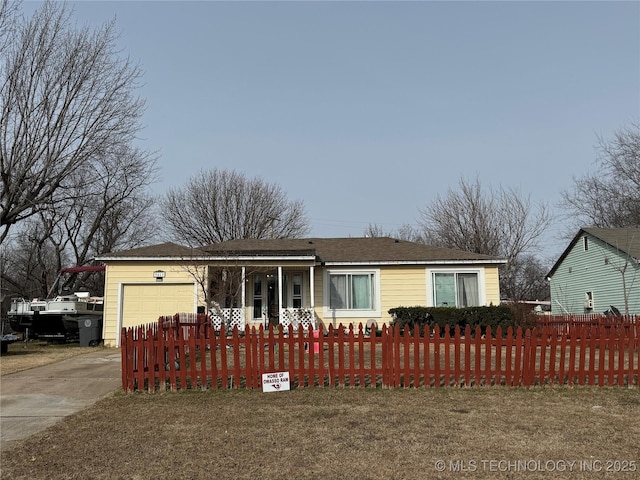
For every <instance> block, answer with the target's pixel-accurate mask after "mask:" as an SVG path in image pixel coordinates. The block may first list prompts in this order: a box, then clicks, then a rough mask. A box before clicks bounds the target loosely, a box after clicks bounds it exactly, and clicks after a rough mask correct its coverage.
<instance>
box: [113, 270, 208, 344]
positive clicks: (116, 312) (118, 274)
mask: <svg viewBox="0 0 640 480" xmlns="http://www.w3.org/2000/svg"><path fill="white" fill-rule="evenodd" d="M156 270H163V271H165V272H166V276H165V278H164V279H163V281H162V282H161V283H160V282H155V279H154V278H153V272H154V271H156ZM194 283H195V279H194V276H193V275H192V274H191V273H189V272H188V271H187V269H186V268H185V267H184V266H181V265H179V264H178V263H177V262H148V261H122V262H116V261H113V262H108V263H107V273H106V277H105V298H104V321H103V338H104V343H105V345H106V346H111V347H113V346H116V345H117V340H118V338H119V335H118V333H119V332H118V328H119V327H118V322H119V319H120V317H121V315H122V314H123V312H124V310H125V307H126V305H123V303H122V302H123V300H124V299H125V295H124V294H123V292H124V288H123V287H124V286H127V285H134V284H139V285H143V284H146V285H149V284H154V285H155V284H157V285H162V284H166V285H170V284H173V285H177V284H182V285H185V284H186V285H188V290H189V293H188V300H187V299H186V297H187V293H186V290H184V291H183V292H182V293H181V295H184V296H185V300H184V301H185V303H184V304H183V305H184V306H185V307H186V302H188V303H189V308H185V309H183V310H182V311H187V312H195V310H196V306H197V305H199V304H201V303H203V299H202V293H201V292H200V290H201V289H200V288H196V287H195V285H194ZM196 292H197V293H196ZM196 294H197V295H198V299H197V301H196V300H195V295H196ZM173 313H177V312H173ZM154 314H155V313H154ZM163 314H164V313H163ZM156 319H157V317H156ZM143 323H147V322H143Z"/></svg>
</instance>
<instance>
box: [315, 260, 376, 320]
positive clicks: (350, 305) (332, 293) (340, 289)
mask: <svg viewBox="0 0 640 480" xmlns="http://www.w3.org/2000/svg"><path fill="white" fill-rule="evenodd" d="M379 275H380V274H379V272H378V271H377V270H375V271H339V270H333V271H330V272H328V281H327V285H328V290H327V291H326V295H327V297H328V300H329V302H328V303H329V310H330V311H331V312H333V313H334V314H335V313H336V312H337V314H338V315H340V316H372V315H378V313H379V312H378V311H379V309H380V306H379V305H380V301H379V289H380V286H379Z"/></svg>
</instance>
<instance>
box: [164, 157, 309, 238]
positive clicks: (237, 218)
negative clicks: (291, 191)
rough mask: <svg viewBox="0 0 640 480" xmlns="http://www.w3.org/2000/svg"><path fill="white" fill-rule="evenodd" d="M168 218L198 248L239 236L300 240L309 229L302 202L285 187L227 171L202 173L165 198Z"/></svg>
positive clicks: (176, 234)
mask: <svg viewBox="0 0 640 480" xmlns="http://www.w3.org/2000/svg"><path fill="white" fill-rule="evenodd" d="M161 210H162V215H163V218H164V219H165V220H166V222H167V224H168V225H169V228H170V231H171V232H170V234H171V235H172V236H173V237H174V238H175V239H176V240H177V241H179V242H181V243H186V244H188V245H189V246H192V247H197V246H203V245H208V244H211V243H218V242H223V241H226V240H233V239H238V238H300V237H303V236H304V235H305V234H306V233H307V232H308V224H307V218H306V214H305V209H304V205H303V203H302V202H301V201H290V200H287V198H286V195H285V193H284V192H283V191H282V189H281V188H280V187H279V186H277V185H275V184H270V183H267V182H264V181H262V180H260V179H258V178H253V179H249V178H247V177H245V176H244V175H242V174H240V173H238V172H235V171H228V170H218V169H213V170H210V171H202V172H200V173H199V174H198V175H196V176H194V177H192V178H191V179H190V180H189V181H188V183H187V185H186V186H185V187H183V188H175V189H172V190H170V191H169V192H168V194H167V196H166V197H165V199H164V200H163V201H162V204H161Z"/></svg>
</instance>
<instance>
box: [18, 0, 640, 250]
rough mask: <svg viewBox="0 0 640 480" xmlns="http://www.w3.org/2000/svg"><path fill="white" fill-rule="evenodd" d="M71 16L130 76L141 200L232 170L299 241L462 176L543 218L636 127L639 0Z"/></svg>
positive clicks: (411, 214) (246, 7) (374, 219)
mask: <svg viewBox="0 0 640 480" xmlns="http://www.w3.org/2000/svg"><path fill="white" fill-rule="evenodd" d="M34 5H35V4H32V3H30V4H26V5H25V8H26V9H29V8H32V7H33V6H34ZM72 5H73V7H74V9H75V19H76V20H77V21H78V22H79V23H80V24H82V23H85V22H89V23H91V24H96V25H97V24H99V23H102V22H105V21H107V20H109V19H111V18H113V17H115V19H116V24H117V29H118V31H120V32H121V35H120V38H119V45H120V46H121V47H122V49H123V54H126V55H129V56H130V57H131V58H132V59H133V60H135V61H138V62H139V63H140V65H141V66H142V69H143V70H144V72H145V73H144V86H143V87H142V88H141V89H140V92H139V93H140V95H141V96H142V97H144V98H146V100H147V111H146V114H145V116H144V123H145V125H146V128H145V129H144V131H143V132H142V137H143V139H142V140H141V143H142V145H143V146H145V147H146V148H148V149H150V150H159V152H160V167H161V172H160V173H161V178H162V180H161V182H159V183H158V184H156V185H155V186H154V191H155V193H158V194H162V193H164V192H165V191H166V190H167V189H168V188H171V187H180V186H182V185H184V183H185V182H186V181H187V180H188V178H189V177H191V176H193V175H196V174H197V173H198V172H199V171H200V170H201V169H209V168H213V167H217V168H223V169H235V170H238V171H241V172H243V173H245V174H246V175H248V176H258V177H260V178H262V179H263V180H265V181H268V182H275V183H277V184H279V185H280V186H281V187H282V188H283V189H284V190H285V191H286V192H287V194H288V197H289V198H290V199H301V200H303V201H304V203H305V205H306V209H307V213H308V216H309V219H310V223H311V227H312V232H311V235H312V236H320V237H331V236H361V235H362V234H363V232H364V230H365V228H366V227H367V225H368V224H369V223H375V224H378V225H380V226H382V227H383V228H384V229H386V230H392V229H396V228H398V227H400V226H401V225H402V224H407V223H408V224H415V223H416V221H417V219H418V217H419V209H420V208H422V207H424V206H425V205H427V204H428V203H430V202H431V201H432V200H433V199H435V198H436V197H437V196H438V195H445V194H446V193H447V190H448V189H450V188H452V189H454V190H455V189H456V187H457V184H458V180H459V179H460V177H461V176H464V177H465V178H470V179H475V177H476V176H477V177H478V178H479V179H480V181H481V183H482V184H483V186H486V187H498V186H503V187H509V188H511V187H512V188H515V189H518V190H520V191H521V192H522V194H523V195H524V196H528V195H530V196H531V198H532V200H533V201H543V202H548V203H549V204H550V205H551V206H552V207H555V204H556V203H557V202H558V200H559V198H560V196H559V192H560V190H561V189H563V188H570V187H571V185H572V181H573V180H572V179H573V177H575V176H579V175H582V174H584V173H586V172H587V171H590V170H592V169H593V168H594V161H595V158H596V157H595V150H594V147H595V145H596V143H597V135H602V136H604V137H607V136H611V135H612V133H613V132H614V131H615V130H616V129H618V128H621V127H623V126H625V125H628V124H629V123H630V122H631V121H633V120H638V119H640V2H551V1H548V2H546V1H545V2H519V1H511V2H427V1H424V2H419V1H413V2H364V1H362V2H339V1H333V2H323V1H318V2H269V1H267V2H213V1H201V2H130V1H120V2H93V1H91V2H89V1H85V2H78V3H72ZM565 246H566V244H565V243H563V242H557V243H556V244H553V245H552V246H550V247H549V248H548V249H547V250H548V251H551V253H552V254H553V253H559V252H561V251H562V249H563V248H564V247H565Z"/></svg>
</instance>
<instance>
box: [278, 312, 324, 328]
mask: <svg viewBox="0 0 640 480" xmlns="http://www.w3.org/2000/svg"><path fill="white" fill-rule="evenodd" d="M280 324H281V325H282V326H283V328H285V329H287V328H289V325H291V326H292V327H293V328H294V329H296V330H297V329H298V327H299V326H300V325H302V327H303V328H304V329H305V330H308V329H309V327H310V326H311V327H312V328H314V329H315V326H316V322H315V315H314V312H313V310H312V309H311V308H283V309H282V318H281V319H280Z"/></svg>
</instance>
